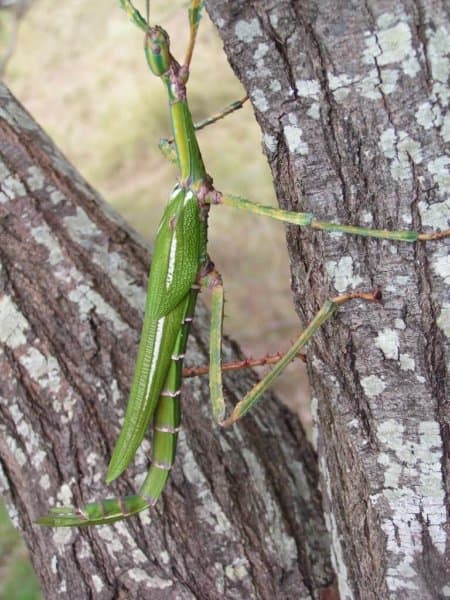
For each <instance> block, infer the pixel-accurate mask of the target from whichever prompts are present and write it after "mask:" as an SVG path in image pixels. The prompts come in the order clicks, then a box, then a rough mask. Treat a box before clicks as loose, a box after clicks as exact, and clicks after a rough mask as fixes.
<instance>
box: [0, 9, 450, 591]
mask: <svg viewBox="0 0 450 600" xmlns="http://www.w3.org/2000/svg"><path fill="white" fill-rule="evenodd" d="M207 4H208V9H209V11H210V14H211V16H212V17H213V20H214V21H215V22H216V24H217V26H218V29H219V32H220V34H221V35H222V37H223V39H224V41H225V48H226V51H227V53H228V56H229V58H230V61H231V63H232V65H233V67H234V68H235V70H236V72H237V74H238V76H239V77H240V79H241V80H242V81H243V83H244V85H245V86H246V88H247V89H248V91H249V93H250V95H251V98H252V103H253V106H254V108H255V113H256V115H257V118H258V120H259V123H260V125H261V128H262V132H263V139H264V149H265V152H266V154H267V157H268V160H269V162H270V164H271V167H272V170H273V174H274V179H275V183H276V188H277V192H278V196H279V200H280V203H281V204H282V205H283V207H286V208H294V209H297V210H313V211H314V212H315V213H316V214H318V215H320V216H322V217H324V218H326V217H327V218H335V219H339V220H341V221H343V222H352V223H361V224H364V225H367V224H370V223H373V225H374V226H377V227H387V228H396V227H397V228H399V227H400V228H414V229H421V228H424V227H426V228H444V227H448V226H449V224H448V220H449V215H450V206H449V201H448V199H447V200H446V198H447V195H448V192H449V187H450V186H449V174H448V165H449V163H450V161H449V159H448V157H446V156H445V142H448V141H449V137H450V134H449V118H448V116H447V115H446V106H447V102H448V77H449V71H450V66H449V65H450V62H449V57H448V43H447V40H448V34H449V29H450V27H449V14H448V5H447V4H445V3H444V2H439V1H436V2H433V3H424V2H414V3H413V2H399V3H395V5H394V6H393V4H392V3H388V2H382V1H381V0H373V1H367V2H365V3H356V2H307V1H306V0H305V1H295V0H290V1H288V0H286V1H283V0H277V1H274V0H273V1H271V2H270V1H268V0H259V1H258V2H256V1H255V2H251V1H248V0H233V1H232V2H231V1H227V2H226V1H220V0H214V1H209V2H207ZM3 98H5V96H3ZM6 101H8V103H9V104H8V105H9V107H10V108H9V111H4V112H3V113H2V116H1V121H0V122H1V126H2V127H3V129H2V135H1V138H2V144H5V148H6V149H3V146H2V152H4V153H5V156H7V157H8V160H7V161H5V162H7V164H6V167H5V168H6V170H5V171H4V173H2V176H1V179H3V180H4V181H6V196H2V197H1V201H0V209H1V210H2V215H4V214H7V215H8V216H7V218H6V219H4V220H3V221H2V223H1V229H0V235H1V236H2V242H1V250H0V251H1V253H2V257H1V260H2V265H3V270H2V272H1V276H2V278H3V279H2V286H3V287H2V290H1V291H2V294H3V295H2V297H1V298H2V300H1V302H2V303H3V304H2V306H3V310H4V311H6V312H4V313H3V314H6V315H10V318H9V319H8V320H7V321H2V323H3V325H2V327H3V328H2V332H1V334H0V342H1V343H2V344H3V352H4V354H3V355H2V360H1V367H0V368H1V370H2V373H1V380H0V386H1V387H0V390H1V403H0V410H1V426H2V428H3V431H2V438H1V439H0V460H1V465H2V467H3V469H4V478H3V479H2V487H3V488H4V489H5V490H6V497H7V500H8V502H9V505H10V506H15V507H16V508H15V510H16V515H17V516H16V521H17V522H18V524H19V525H20V527H21V528H22V529H23V530H24V532H25V536H26V539H27V542H28V544H29V546H30V548H31V550H32V553H33V558H34V562H35V566H36V567H37V569H38V571H39V572H40V573H41V577H42V580H43V581H44V585H45V586H46V590H47V593H48V595H49V596H50V597H52V596H51V594H52V593H53V594H54V595H56V596H57V597H65V596H70V597H72V598H73V597H76V596H74V587H76V586H77V585H82V586H83V587H82V592H80V593H81V596H80V597H88V594H89V593H92V595H93V596H94V597H96V598H97V597H98V598H103V597H105V598H108V597H116V596H117V597H126V596H127V594H128V597H129V595H130V594H132V593H137V592H139V594H140V597H146V596H145V594H148V597H152V598H157V597H160V596H161V597H165V598H167V597H189V596H191V597H192V596H193V595H195V596H196V597H201V598H202V597H205V598H209V597H214V594H215V595H216V596H217V594H218V593H221V589H222V588H221V586H224V589H225V591H224V596H225V597H230V598H231V597H239V598H241V597H245V598H247V597H273V596H274V595H275V597H280V598H291V597H295V598H298V597H300V598H301V597H309V596H314V595H315V596H317V594H318V590H319V589H320V588H321V587H323V586H325V585H327V583H329V582H330V581H331V577H332V576H331V574H330V571H329V569H328V567H327V566H326V565H327V559H326V556H327V553H326V550H324V549H323V547H324V546H326V540H325V539H324V538H323V529H322V527H321V524H320V521H319V520H316V515H317V512H318V511H317V504H316V502H317V496H316V495H315V493H314V485H315V480H314V476H315V475H314V468H313V466H312V461H311V454H310V453H309V451H308V448H307V446H305V444H304V443H303V442H301V443H300V440H301V439H302V438H301V437H300V434H299V432H298V430H297V429H296V428H295V429H294V425H293V423H292V421H291V420H289V419H288V417H287V416H286V413H284V412H283V411H280V409H279V408H278V407H276V406H274V405H273V403H271V404H270V407H271V411H273V412H271V414H270V415H269V416H267V415H266V413H265V416H264V420H262V417H261V414H260V413H257V414H256V415H255V417H253V418H249V419H248V420H246V421H245V422H244V424H243V425H242V426H240V427H239V428H238V429H237V430H236V431H233V432H226V433H225V434H223V433H222V432H217V431H215V430H212V429H211V427H210V423H209V420H208V419H207V418H206V416H205V410H206V409H205V405H206V401H205V400H203V401H202V402H200V400H199V395H198V394H196V393H193V396H190V395H189V393H190V392H191V389H192V388H191V385H192V384H191V383H189V384H187V385H186V386H185V388H186V389H185V397H186V401H185V405H187V406H189V409H190V410H189V414H188V415H187V416H186V419H185V421H186V436H185V438H183V439H182V443H181V454H180V456H181V460H180V461H179V463H180V464H179V466H178V469H177V470H175V473H174V481H173V483H172V485H171V487H170V489H169V491H168V493H167V494H166V495H165V498H164V502H163V503H161V505H160V507H159V508H158V509H157V510H156V511H155V513H152V515H151V520H152V522H151V525H150V526H149V525H148V523H146V521H145V519H144V525H145V527H141V528H139V527H138V523H139V524H142V520H141V521H140V522H139V521H134V522H130V523H129V524H125V525H117V526H115V528H114V529H113V530H111V529H103V530H96V531H90V532H83V533H81V534H80V533H73V532H72V533H69V534H67V536H65V535H62V536H61V534H56V535H55V534H48V532H47V533H43V532H41V531H40V530H37V529H36V528H33V527H32V526H31V523H30V521H31V519H32V518H34V517H35V516H36V515H37V514H39V513H40V512H42V511H43V510H44V508H45V506H46V505H47V504H48V501H49V500H52V499H53V498H55V497H57V495H58V494H59V496H58V497H59V498H63V499H66V496H67V495H68V494H69V492H70V491H71V492H73V496H74V499H75V500H76V501H80V500H81V499H82V500H83V501H84V500H89V499H92V498H93V497H98V496H99V495H102V494H104V493H105V490H104V487H103V485H102V479H101V478H102V473H104V471H105V464H106V461H107V457H108V456H109V454H110V450H111V447H112V443H113V440H114V437H115V435H116V432H117V427H118V412H119V410H121V409H122V406H123V398H124V397H125V395H126V390H127V386H128V382H129V378H130V375H131V369H132V358H130V355H133V354H134V347H135V343H136V336H137V330H138V328H139V307H140V306H142V297H141V300H139V301H136V296H138V295H139V289H140V290H141V291H140V294H141V296H142V286H139V284H138V283H136V282H142V281H143V279H144V277H145V276H144V273H145V270H146V269H145V262H146V261H145V253H144V251H143V250H142V247H141V246H140V245H139V243H138V242H137V241H136V238H135V236H132V235H131V234H130V232H128V231H127V230H126V229H125V228H124V227H123V226H118V225H117V220H116V219H113V218H112V217H111V216H106V215H105V213H104V207H101V208H99V206H100V205H99V203H98V199H97V198H96V197H95V195H94V194H93V192H92V190H90V189H89V188H87V187H86V185H85V184H84V183H83V182H82V181H81V180H80V179H79V177H78V176H77V175H76V174H75V173H74V172H73V171H71V170H68V167H67V165H66V164H65V163H64V162H63V159H62V158H61V157H59V156H58V155H57V154H56V153H55V150H54V148H52V147H51V146H50V144H49V141H48V140H45V139H44V138H42V134H41V133H39V132H37V131H36V129H35V125H34V124H33V123H32V122H31V121H30V120H29V118H27V117H26V116H24V114H23V113H21V112H20V109H19V108H18V107H17V105H16V104H15V103H14V101H13V100H12V99H11V98H9V97H7V100H5V102H6ZM3 132H5V134H3ZM3 138H4V139H3ZM6 141H7V144H6ZM30 168H31V171H30V170H29V169H30ZM33 168H37V169H38V170H37V171H34V170H33ZM42 177H44V179H43V180H42ZM21 186H22V187H21ZM236 191H237V190H236ZM4 193H5V192H4ZM11 196H12V197H11ZM22 240H23V243H21V241H22ZM25 242H26V243H25ZM288 244H289V249H290V255H291V262H292V281H293V290H294V294H295V298H296V306H297V309H298V312H299V315H300V317H301V319H302V321H303V322H304V323H306V322H307V321H308V320H309V319H310V318H311V317H312V315H313V314H314V312H315V311H316V310H317V309H318V307H319V305H320V304H321V303H322V302H323V300H324V299H325V298H326V297H328V296H330V295H334V294H335V293H336V292H341V291H344V290H346V289H349V288H351V287H358V288H366V289H371V288H373V287H374V286H376V285H377V286H380V287H381V288H382V290H383V295H384V306H382V307H375V306H368V305H361V304H354V305H353V306H347V307H345V308H344V309H343V310H342V311H341V312H340V314H339V316H338V317H337V318H336V319H334V320H333V322H331V323H329V324H328V325H327V326H326V327H325V328H324V329H323V331H322V332H321V333H320V334H319V335H318V336H317V337H316V339H315V341H314V342H313V343H312V344H311V347H310V356H311V357H312V358H311V360H310V375H311V381H312V385H313V390H314V405H315V407H316V412H317V415H316V418H317V422H316V433H317V445H318V453H319V462H320V469H321V478H322V489H323V490H324V496H325V497H324V513H325V518H326V521H327V524H328V528H329V531H330V533H331V537H332V554H333V562H334V566H335V570H336V572H337V577H338V582H339V587H340V593H341V597H342V598H389V597H392V598H417V597H420V598H425V599H427V598H444V597H449V596H450V581H449V577H448V574H447V573H446V564H448V554H446V551H447V552H448V550H447V547H448V542H447V537H448V507H447V501H446V498H448V476H447V474H448V458H447V457H448V445H449V441H448V435H449V432H448V422H449V415H448V404H447V403H446V399H447V398H448V372H447V369H448V365H449V363H450V357H449V339H448V338H449V336H450V324H449V322H450V303H449V300H448V284H449V280H450V273H449V269H450V267H449V259H448V247H449V246H448V242H440V243H437V244H436V243H435V244H434V245H432V244H429V245H428V246H424V245H418V244H417V245H412V246H406V245H405V244H396V243H392V242H381V241H373V240H372V241H370V240H364V239H356V238H349V237H344V236H337V235H327V234H320V233H311V232H308V231H303V232H298V231H297V230H296V229H294V228H289V229H288ZM48 263H50V264H52V273H47V269H46V265H48ZM11 311H12V312H11ZM202 314H203V313H201V318H198V319H197V322H198V323H199V324H201V325H202V324H203V321H204V320H203V316H202ZM12 318H14V319H15V321H14V326H13V325H11V319H12ZM5 323H7V324H8V327H6V326H5V325H4V324H5ZM118 335H120V338H121V344H120V346H119V345H118V344H117V337H118ZM2 336H3V337H2ZM205 339H206V338H205V333H204V331H203V329H202V328H200V329H197V330H196V332H195V336H194V340H193V344H192V347H191V351H192V354H191V355H192V356H193V361H194V362H195V360H196V358H197V361H198V360H199V355H201V354H202V352H203V350H204V345H205ZM239 379H240V378H239ZM239 379H238V378H236V379H233V380H232V385H233V386H234V385H236V386H237V387H238V388H239V389H241V387H240V386H241V383H238V381H239ZM199 384H200V385H204V382H199ZM118 390H120V392H121V393H120V399H118V398H117V396H118ZM203 391H204V392H205V390H204V389H203ZM94 398H95V402H94V401H93V399H94ZM188 398H189V399H188ZM114 402H115V403H116V404H115V405H114ZM88 426H89V427H88ZM31 432H33V433H31ZM268 436H270V437H268ZM266 439H268V440H269V443H267V441H266ZM295 444H298V445H299V446H298V448H295ZM242 446H244V448H246V450H245V451H244V452H243V453H242V452H241V454H239V453H238V450H241V451H242ZM233 449H234V452H233ZM202 450H206V451H207V452H206V456H204V455H202V453H201V452H202ZM300 455H302V456H306V463H304V465H305V464H306V467H305V466H303V467H302V466H301V465H300V463H299V462H298V461H299V460H300ZM286 457H289V460H292V458H293V459H294V461H296V462H294V463H293V465H294V466H292V464H291V466H290V467H289V466H288V465H287V464H286ZM255 461H259V467H258V466H256V464H255ZM194 462H195V463H196V464H197V465H198V471H193V469H192V467H193V465H194ZM138 463H139V471H140V472H141V471H143V470H144V469H145V464H144V463H145V458H144V456H143V455H142V454H141V455H140V459H139V461H138ZM250 467H251V468H252V471H253V473H252V476H251V477H250V476H249V468H250ZM196 468H197V467H196ZM305 469H306V471H305ZM196 472H198V473H200V475H198V476H196V475H195V473H196ZM255 472H256V473H257V474H258V475H257V476H255ZM304 472H306V473H307V474H308V475H310V478H308V481H309V483H310V487H308V490H309V491H310V493H313V500H312V501H311V502H310V503H307V504H305V497H306V498H307V495H306V496H304V495H303V494H302V493H299V494H298V496H295V492H294V488H293V486H294V485H296V484H297V483H300V482H298V481H297V480H296V478H297V479H298V477H299V476H300V475H302V474H303V473H304ZM236 474H238V475H236ZM244 477H245V485H244V486H242V482H243V481H242V480H243V479H244ZM301 480H302V481H303V479H302V478H301ZM63 483H68V484H69V486H67V487H62V486H63ZM238 484H240V485H238ZM130 485H132V483H131V482H130ZM134 487H135V485H134ZM300 488H302V485H301V486H300ZM118 489H119V490H121V491H123V489H124V488H121V487H120V486H118ZM31 490H32V492H33V493H31V494H30V491H31ZM305 511H306V512H305ZM308 511H310V512H309V513H308ZM309 514H310V515H312V516H308V515H309ZM313 516H314V519H313ZM302 527H303V528H307V531H304V530H303V531H302ZM211 532H212V533H211ZM280 532H281V534H280ZM266 536H269V538H268V540H269V542H267V541H265V540H266ZM60 540H62V542H61V541H60ZM270 540H272V541H270ZM292 540H293V541H292ZM320 540H322V542H320ZM56 544H59V547H58V548H57V549H56ZM205 549H206V551H205ZM195 553H198V555H199V556H200V558H198V556H197V557H195ZM169 555H170V559H169ZM318 559H320V560H319V562H318V563H317V564H314V561H315V560H318ZM233 560H234V561H235V562H234V563H233ZM311 565H312V566H311ZM323 565H325V567H324V566H323ZM320 575H322V578H320ZM241 577H242V579H241ZM80 582H81V583H80ZM74 583H75V584H76V585H75V586H74V585H73V584H74ZM152 586H153V587H152ZM158 588H159V591H158ZM64 589H65V590H66V591H65V592H64V591H61V590H64ZM143 594H144V595H143Z"/></svg>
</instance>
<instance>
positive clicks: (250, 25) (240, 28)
mask: <svg viewBox="0 0 450 600" xmlns="http://www.w3.org/2000/svg"><path fill="white" fill-rule="evenodd" d="M234 33H235V34H236V37H237V38H238V40H241V42H245V43H246V44H250V43H251V42H253V40H254V39H255V38H256V37H259V36H261V35H262V31H261V27H260V25H259V22H258V20H257V19H251V20H250V21H244V20H241V21H238V22H237V23H236V25H235V27H234Z"/></svg>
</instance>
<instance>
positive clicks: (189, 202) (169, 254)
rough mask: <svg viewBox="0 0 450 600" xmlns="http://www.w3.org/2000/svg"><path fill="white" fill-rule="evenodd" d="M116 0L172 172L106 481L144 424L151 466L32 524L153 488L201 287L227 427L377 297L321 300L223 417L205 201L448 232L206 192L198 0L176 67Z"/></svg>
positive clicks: (160, 477)
mask: <svg viewBox="0 0 450 600" xmlns="http://www.w3.org/2000/svg"><path fill="white" fill-rule="evenodd" d="M119 3H120V5H121V7H122V8H123V9H124V10H125V12H126V13H127V14H128V16H129V17H130V19H131V21H132V22H133V23H134V24H135V25H136V26H137V27H139V29H141V30H142V31H143V32H144V34H145V55H146V58H147V62H148V65H149V67H150V70H151V71H152V72H153V73H154V74H155V75H156V76H157V77H159V78H160V79H161V80H162V82H163V84H164V86H165V88H166V90H167V95H168V100H169V111H170V119H171V125H172V134H173V145H174V148H175V152H176V160H177V163H178V167H179V171H180V175H179V181H178V183H177V184H176V185H175V187H174V189H173V191H172V193H171V196H170V198H169V203H168V205H167V207H166V209H165V212H164V214H163V216H162V219H161V222H160V224H159V228H158V231H157V236H156V242H155V247H154V254H153V262H152V268H151V272H150V278H149V282H148V294H147V304H146V310H145V318H144V324H143V328H142V335H141V340H140V345H139V351H138V357H137V363H136V368H135V372H134V378H133V382H132V386H131V392H130V397H129V400H128V406H127V410H126V416H125V421H124V425H123V428H122V431H121V433H120V436H119V439H118V441H117V444H116V446H115V449H114V452H113V455H112V458H111V462H110V464H109V469H108V474H107V481H108V482H111V481H113V480H115V479H116V478H117V477H119V476H120V475H121V474H122V473H123V471H124V470H125V469H126V468H127V466H128V465H129V463H130V462H131V460H132V459H133V457H134V455H135V453H136V450H137V449H138V447H139V445H140V444H141V442H142V440H143V437H144V435H145V432H146V430H147V428H148V426H149V424H150V423H151V422H152V423H153V447H152V465H151V468H150V470H149V472H148V474H147V477H146V479H145V481H144V483H143V485H142V487H141V489H140V490H139V493H138V494H137V495H133V496H127V497H125V498H122V499H120V498H111V499H107V500H101V501H98V502H93V503H90V504H87V505H85V506H83V507H81V508H72V507H58V508H52V509H50V512H49V514H48V515H47V516H45V517H42V518H41V519H39V520H38V523H39V524H41V525H49V526H55V527H71V526H87V525H102V524H107V523H113V522H114V521H118V520H121V519H125V518H128V517H131V516H132V515H135V514H137V513H139V512H141V511H143V510H145V509H148V508H149V507H151V506H153V505H154V504H155V503H156V502H157V500H158V499H159V497H160V496H161V494H162V492H163V490H164V488H165V485H166V483H167V480H168V477H169V473H170V470H171V468H172V466H173V464H174V459H175V451H176V444H177V436H178V432H179V429H180V387H181V379H182V365H183V357H184V354H185V350H186V343H187V339H188V335H189V328H190V323H191V321H192V319H193V315H194V309H195V304H196V300H197V295H198V293H199V290H200V289H201V288H209V289H211V290H212V305H211V313H212V314H211V337H210V366H209V380H210V393H211V403H212V412H213V416H214V419H215V420H216V421H217V422H218V423H219V424H220V425H222V426H227V425H231V424H232V423H234V422H235V421H237V420H238V419H239V418H240V417H242V416H243V415H245V414H246V413H247V412H248V411H249V410H250V409H251V407H252V406H253V405H254V404H255V403H256V402H257V401H258V399H259V398H260V396H261V394H262V393H263V392H264V391H266V390H267V389H268V388H269V387H270V386H271V385H272V383H273V381H274V380H275V379H276V378H277V377H278V376H279V375H280V373H281V372H282V371H283V370H284V369H285V367H286V366H287V365H288V364H289V363H290V362H291V361H292V360H293V359H294V358H295V357H296V356H297V355H298V353H299V351H300V349H301V348H303V346H305V344H306V343H307V342H308V340H309V339H310V338H311V336H312V335H313V334H314V332H315V331H316V330H317V329H318V328H319V327H320V326H321V325H322V324H323V323H324V322H325V321H326V320H328V319H329V318H330V317H331V316H332V315H333V314H334V313H335V312H336V310H337V309H338V308H339V306H340V305H342V304H344V303H346V302H348V301H350V300H352V299H360V300H366V301H377V300H379V298H380V293H379V292H378V291H375V292H370V293H363V292H353V293H348V294H344V295H341V296H338V297H336V298H332V299H331V300H328V301H327V302H325V304H324V305H323V306H322V308H321V309H320V311H319V312H318V313H317V315H316V317H315V318H314V319H313V320H312V322H311V323H310V324H309V325H308V327H307V328H306V329H305V331H304V332H303V333H302V334H301V335H300V337H299V338H298V339H297V340H296V342H295V343H294V344H293V346H292V347H291V349H290V350H289V351H288V352H287V353H286V354H285V355H284V356H283V357H282V358H281V359H280V360H278V362H277V363H276V365H275V366H274V367H273V369H272V370H271V371H270V372H269V374H268V375H266V376H265V377H264V378H263V379H262V380H261V381H260V382H259V383H258V384H257V385H256V386H255V387H254V388H253V389H251V390H250V391H249V392H248V393H247V395H246V396H245V397H244V398H243V400H241V401H240V402H239V403H238V404H237V405H236V406H235V407H234V410H233V411H232V413H231V415H230V416H229V417H226V416H225V402H224V397H223V390H222V367H221V339H222V320H223V310H224V293H223V285H222V279H221V276H220V274H219V273H218V272H217V270H216V269H215V268H214V264H213V263H212V261H211V260H210V258H209V256H208V253H207V247H206V246H207V221H208V212H209V209H210V207H211V206H212V205H215V204H225V205H228V206H234V207H237V208H242V209H245V210H250V211H251V212H254V213H257V214H260V215H266V216H269V217H272V218H274V219H278V220H281V221H284V222H288V223H292V224H296V225H299V226H303V227H311V228H314V229H322V230H326V231H340V232H345V233H349V234H353V235H362V236H371V237H376V238H382V239H389V240H398V241H404V242H416V241H428V240H437V239H441V238H444V237H449V236H450V230H446V231H442V232H439V233H431V234H419V233H415V232H412V231H386V230H376V229H368V228H364V227H354V226H350V225H341V224H338V223H330V222H325V221H319V220H316V219H315V218H314V215H313V214H310V213H291V212H288V211H284V210H280V209H275V208H272V207H267V206H262V205H259V204H254V203H251V202H249V201H248V200H246V199H244V198H241V197H239V196H232V195H224V194H222V193H220V192H218V191H216V190H215V189H214V188H213V185H212V180H211V178H210V177H209V176H208V174H207V171H206V169H205V166H204V164H203V160H202V156H201V153H200V148H199V145H198V142H197V138H196V133H195V131H196V128H195V126H194V124H193V120H192V116H191V113H190V110H189V106H188V103H187V98H186V83H187V80H188V76H189V65H190V62H191V58H192V53H193V49H194V45H195V39H196V35H197V30H198V26H199V22H200V17H201V10H202V7H203V1H202V0H191V3H190V8H189V11H188V15H189V24H190V41H189V45H188V50H187V53H186V58H185V60H184V62H183V64H182V65H180V64H179V63H178V62H177V61H176V60H175V59H174V57H173V56H172V55H171V53H170V49H169V36H168V34H167V33H166V32H165V30H164V29H162V28H161V27H159V26H151V25H150V24H149V20H148V18H147V19H145V18H144V17H143V16H142V15H141V14H140V13H139V11H138V10H137V9H136V8H135V7H134V6H133V4H132V2H131V1H130V0H119ZM147 12H148V11H147ZM241 104H242V101H241V102H238V103H236V104H235V107H237V106H239V105H241ZM230 110H231V109H230Z"/></svg>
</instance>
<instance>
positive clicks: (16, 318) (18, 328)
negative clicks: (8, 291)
mask: <svg viewBox="0 0 450 600" xmlns="http://www.w3.org/2000/svg"><path fill="white" fill-rule="evenodd" d="M28 330H29V324H28V321H27V320H26V319H25V317H24V316H23V314H22V313H21V312H20V311H19V309H18V308H17V306H16V304H15V303H14V302H13V301H12V299H11V298H10V297H9V296H6V295H5V296H3V298H0V342H3V343H4V344H6V345H7V346H8V347H9V348H11V349H12V350H14V349H15V348H18V347H19V346H21V345H22V344H25V342H26V339H27V338H26V334H27V332H28Z"/></svg>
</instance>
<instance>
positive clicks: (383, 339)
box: [375, 327, 400, 360]
mask: <svg viewBox="0 0 450 600" xmlns="http://www.w3.org/2000/svg"><path fill="white" fill-rule="evenodd" d="M375 346H377V348H379V349H380V350H381V351H382V352H383V354H384V356H385V358H390V359H392V360H398V353H399V346H400V339H399V335H398V332H397V331H395V330H394V329H390V328H388V327H387V328H385V329H383V330H382V331H380V332H379V333H378V335H377V337H376V338H375Z"/></svg>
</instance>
